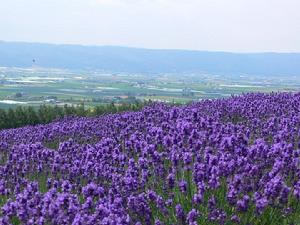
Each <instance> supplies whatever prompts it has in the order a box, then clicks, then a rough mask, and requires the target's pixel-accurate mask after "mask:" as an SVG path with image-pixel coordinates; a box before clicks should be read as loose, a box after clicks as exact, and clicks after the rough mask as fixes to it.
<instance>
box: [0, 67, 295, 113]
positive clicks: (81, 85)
mask: <svg viewBox="0 0 300 225" xmlns="http://www.w3.org/2000/svg"><path fill="white" fill-rule="evenodd" d="M299 89H300V81H299V79H297V77H288V78H287V77H279V76H277V77H274V76H272V78H271V76H255V75H242V76H241V75H234V74H233V75H232V74H225V75H224V74H206V73H199V74H192V73H186V74H176V73H171V74H126V73H107V72H95V71H92V72H91V71H67V70H57V69H43V68H0V108H8V107H14V106H16V105H19V104H22V105H32V106H38V105H41V104H57V105H64V104H73V105H76V104H79V103H82V102H84V103H85V105H86V106H95V105H99V104H105V103H110V102H114V103H123V102H129V103H131V102H135V101H144V100H149V99H151V100H153V101H163V102H176V103H177V102H178V103H185V102H190V101H197V100H200V99H211V98H224V97H228V96H230V95H231V94H241V93H245V92H254V91H255V92H270V91H297V90H299Z"/></svg>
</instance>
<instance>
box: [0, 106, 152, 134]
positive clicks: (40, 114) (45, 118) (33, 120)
mask: <svg viewBox="0 0 300 225" xmlns="http://www.w3.org/2000/svg"><path fill="white" fill-rule="evenodd" d="M149 103H150V102H144V103H140V102H135V103H123V104H118V105H117V104H114V103H110V104H105V105H98V106H95V107H94V108H86V107H85V105H84V104H83V103H82V104H80V105H79V106H73V105H71V106H70V105H64V106H63V107H59V106H57V105H56V106H49V105H41V106H40V107H39V108H38V109H35V108H33V107H32V106H25V107H24V106H18V107H17V108H15V109H13V108H9V109H8V110H5V109H0V129H8V128H17V127H22V126H26V125H37V124H46V123H50V122H52V121H54V120H57V119H62V118H64V117H68V116H98V115H103V114H108V113H118V112H124V111H136V110H139V109H141V108H142V107H144V106H145V105H146V104H149Z"/></svg>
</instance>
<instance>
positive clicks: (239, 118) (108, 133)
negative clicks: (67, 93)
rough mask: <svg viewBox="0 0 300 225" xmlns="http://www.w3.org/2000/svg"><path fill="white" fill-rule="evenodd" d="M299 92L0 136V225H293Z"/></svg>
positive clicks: (299, 210) (298, 182)
mask: <svg viewBox="0 0 300 225" xmlns="http://www.w3.org/2000/svg"><path fill="white" fill-rule="evenodd" d="M299 137H300V93H270V94H263V93H252V94H245V95H242V96H235V97H231V98H228V99H218V100H204V101H201V102H198V103H194V104H191V105H187V106H168V105H165V104H153V105H151V106H147V107H145V108H144V109H143V110H141V111H138V112H125V113H120V114H114V115H106V116H101V117H95V118H69V119H64V120H61V121H57V122H53V123H51V124H48V125H38V126H27V127H24V128H19V129H8V130H3V131H1V132H0V207H1V211H0V217H1V218H0V224H40V225H43V224H45V225H46V224H73V225H81V224H103V225H104V224H105V225H106V224H118V225H119V224H120V225H121V224H125V225H126V224H135V225H138V224H146V225H148V224H149V225H150V224H156V225H158V224H165V225H171V224H174V225H175V224H179V225H187V224H191V225H192V224H245V225H246V224H251V225H263V224H265V225H267V224H300V206H299V201H300V167H299V165H300V164H299V155H300V150H299V147H300V139H299Z"/></svg>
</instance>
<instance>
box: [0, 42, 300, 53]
mask: <svg viewBox="0 0 300 225" xmlns="http://www.w3.org/2000/svg"><path fill="white" fill-rule="evenodd" d="M1 42H2V43H22V44H44V45H55V46H81V47H99V48H101V47H111V48H113V47H115V48H129V49H130V48H131V49H141V50H142V49H144V50H153V51H185V52H207V53H228V54H300V52H290V51H287V52H276V51H260V52H259V51H253V52H251V51H249V52H248V51H247V52H246V51H245V52H244V51H242V52H238V51H223V50H220V51H218V50H198V49H184V48H148V47H138V46H125V45H98V44H81V43H55V42H40V41H37V42H31V41H7V40H0V43H1Z"/></svg>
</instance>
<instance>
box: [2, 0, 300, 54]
mask: <svg viewBox="0 0 300 225" xmlns="http://www.w3.org/2000/svg"><path fill="white" fill-rule="evenodd" d="M299 10H300V0H0V40H6V41H28V42H50V43H78V44H92V45H121V46H136V47H146V48H176V49H196V50H211V51H235V52H253V51H254V52H259V51H277V52H300V13H299Z"/></svg>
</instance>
